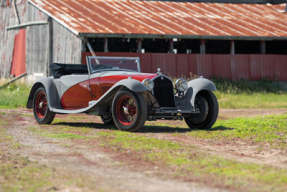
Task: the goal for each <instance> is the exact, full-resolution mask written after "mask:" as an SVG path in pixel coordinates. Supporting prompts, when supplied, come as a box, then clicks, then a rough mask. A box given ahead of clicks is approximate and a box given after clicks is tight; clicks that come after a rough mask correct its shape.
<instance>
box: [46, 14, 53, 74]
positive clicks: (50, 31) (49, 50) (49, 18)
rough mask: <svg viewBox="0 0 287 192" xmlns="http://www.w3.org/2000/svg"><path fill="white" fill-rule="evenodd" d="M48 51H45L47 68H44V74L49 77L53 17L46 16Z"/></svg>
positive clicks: (51, 55) (51, 61)
mask: <svg viewBox="0 0 287 192" xmlns="http://www.w3.org/2000/svg"><path fill="white" fill-rule="evenodd" d="M47 44H48V46H47V47H48V51H47V56H48V57H47V58H48V59H47V68H46V76H47V77H49V76H50V75H51V72H50V68H49V66H50V64H52V63H53V19H52V18H51V17H48V42H47Z"/></svg>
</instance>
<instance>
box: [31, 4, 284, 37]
mask: <svg viewBox="0 0 287 192" xmlns="http://www.w3.org/2000/svg"><path fill="white" fill-rule="evenodd" d="M29 2H30V3H32V4H33V5H35V6H36V7H38V8H39V9H40V10H42V11H43V12H45V13H47V14H48V15H50V16H51V17H52V18H54V19H55V20H57V21H58V22H60V23H61V24H62V25H64V26H65V27H67V28H68V29H70V30H71V31H72V32H73V33H75V34H76V35H87V34H90V35H94V36H102V37H104V36H108V37H109V36H110V37H116V36H126V37H179V38H180V37H181V38H225V39H234V38H237V39H248V38H249V39H250V38H251V39H276V38H278V39H287V15H286V14H284V13H280V12H278V11H276V10H274V9H273V8H272V7H270V6H268V5H262V4H219V3H186V2H159V1H128V0H29Z"/></svg>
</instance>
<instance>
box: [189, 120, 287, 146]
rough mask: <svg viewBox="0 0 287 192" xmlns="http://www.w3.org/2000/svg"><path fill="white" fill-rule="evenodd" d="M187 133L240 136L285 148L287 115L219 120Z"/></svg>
mask: <svg viewBox="0 0 287 192" xmlns="http://www.w3.org/2000/svg"><path fill="white" fill-rule="evenodd" d="M187 134H188V135H190V136H194V137H199V138H204V139H216V140H223V139H229V140H230V139H234V138H240V139H243V140H245V141H247V142H258V143H268V144H269V145H271V146H272V147H279V148H282V149H286V147H287V142H286V141H287V115H270V116H264V117H250V118H235V119H229V120H219V121H217V122H216V123H215V125H214V126H213V128H212V129H210V130H208V131H204V130H195V131H191V132H188V133H187Z"/></svg>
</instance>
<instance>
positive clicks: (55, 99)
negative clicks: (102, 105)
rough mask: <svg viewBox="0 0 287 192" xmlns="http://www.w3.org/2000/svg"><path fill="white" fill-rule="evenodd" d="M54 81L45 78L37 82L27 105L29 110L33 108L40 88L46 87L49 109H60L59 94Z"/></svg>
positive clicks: (50, 78) (51, 78)
mask: <svg viewBox="0 0 287 192" xmlns="http://www.w3.org/2000/svg"><path fill="white" fill-rule="evenodd" d="M53 79H54V78H53V77H43V78H40V79H37V80H36V81H35V83H34V84H33V86H32V88H31V91H30V94H29V97H28V101H27V105H26V106H27V108H28V109H32V108H33V98H34V95H35V93H36V91H37V89H38V88H39V87H44V88H45V90H46V94H47V101H48V107H49V109H50V110H52V108H59V106H60V98H59V93H58V91H57V89H56V86H55V84H54V82H53Z"/></svg>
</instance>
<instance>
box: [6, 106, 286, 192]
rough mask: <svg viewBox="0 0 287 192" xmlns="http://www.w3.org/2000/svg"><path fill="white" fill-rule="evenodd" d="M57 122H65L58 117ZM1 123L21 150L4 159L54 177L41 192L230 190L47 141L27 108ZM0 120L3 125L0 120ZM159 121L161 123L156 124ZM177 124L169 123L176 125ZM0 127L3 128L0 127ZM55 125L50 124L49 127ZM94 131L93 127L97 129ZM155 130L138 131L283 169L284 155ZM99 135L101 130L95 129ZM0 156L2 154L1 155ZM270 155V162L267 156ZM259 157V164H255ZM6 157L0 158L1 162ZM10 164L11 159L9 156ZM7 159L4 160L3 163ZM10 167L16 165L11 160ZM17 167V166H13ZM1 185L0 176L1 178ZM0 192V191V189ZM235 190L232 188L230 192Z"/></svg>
mask: <svg viewBox="0 0 287 192" xmlns="http://www.w3.org/2000/svg"><path fill="white" fill-rule="evenodd" d="M284 113H287V109H280V110H277V109H276V110H220V115H219V119H229V118H234V117H245V116H256V115H267V114H284ZM77 117H79V119H81V118H82V117H84V118H86V119H87V118H88V119H89V120H91V121H92V122H95V127H104V125H103V124H102V123H101V121H100V119H99V118H98V117H93V116H87V115H78V116H77ZM56 118H58V119H61V118H67V116H57V117H56ZM0 120H2V122H4V121H5V122H6V124H4V125H2V126H0V127H1V129H3V130H5V133H7V134H8V135H9V136H11V137H12V138H13V140H14V141H15V142H16V143H17V144H19V145H20V146H19V147H16V148H15V147H14V148H12V147H11V146H10V145H9V144H5V143H4V144H2V145H1V146H0V150H1V151H2V156H6V157H7V156H8V157H9V156H12V157H15V156H21V157H28V158H29V160H30V161H32V162H37V163H38V164H39V165H44V166H45V167H48V168H50V169H51V170H52V175H54V177H49V183H50V184H49V185H46V186H45V187H44V188H41V191H115V192H121V191H123V192H124V191H125V192H126V191H165V192H168V191H181V192H182V191H228V190H229V189H228V188H226V187H223V186H220V185H219V186H214V185H212V184H210V183H209V182H208V181H202V182H198V181H194V180H192V179H190V180H189V179H173V177H169V176H165V174H167V175H172V174H173V173H169V170H162V169H161V167H159V166H157V165H153V164H150V163H147V162H145V161H143V162H139V161H138V160H137V159H133V158H130V157H126V156H122V155H120V152H119V153H115V152H110V151H109V150H107V149H104V148H102V147H100V145H101V144H100V143H97V142H95V143H93V146H92V147H91V146H90V145H87V144H81V143H76V142H73V141H68V140H65V141H64V142H63V140H59V139H56V138H49V137H46V136H45V135H39V134H35V132H33V131H31V127H32V128H37V129H39V130H40V129H45V127H43V126H39V125H38V124H37V123H36V122H35V120H34V117H33V116H32V111H31V110H24V109H18V110H0ZM0 122H1V121H0ZM159 123H160V122H159ZM174 123H178V122H170V124H174ZM0 125H1V124H0ZM51 126H53V125H51ZM95 127H92V128H95ZM159 129H160V130H155V131H154V132H148V133H138V134H142V135H145V136H147V137H153V138H158V139H162V140H170V141H175V142H180V143H186V144H191V145H195V146H198V147H199V148H198V151H204V152H207V153H210V154H216V155H217V156H222V157H224V158H228V159H236V160H238V161H241V162H252V163H260V164H267V165H272V166H276V167H281V168H287V155H286V153H287V151H285V152H284V151H282V150H276V149H266V150H263V151H264V152H259V153H258V150H256V147H254V146H249V145H248V144H246V143H238V142H237V141H234V142H227V143H222V142H220V141H214V140H204V139H196V138H194V139H192V140H190V139H187V138H185V137H180V138H178V137H176V136H173V135H172V134H168V131H169V130H168V131H167V132H165V131H166V129H169V128H162V129H161V128H159ZM93 131H94V132H96V133H97V132H100V131H102V129H101V128H100V129H97V128H96V129H93ZM0 154H1V153H0ZM270 157H272V158H270ZM259 159H260V161H258V160H259ZM4 160H5V158H3V157H1V158H0V162H1V161H4ZM8 160H9V158H8ZM5 161H7V158H6V160H5ZM12 163H14V162H12ZM16 164H17V162H16ZM0 183H1V177H0ZM0 191H1V187H0ZM232 191H233V190H232Z"/></svg>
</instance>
